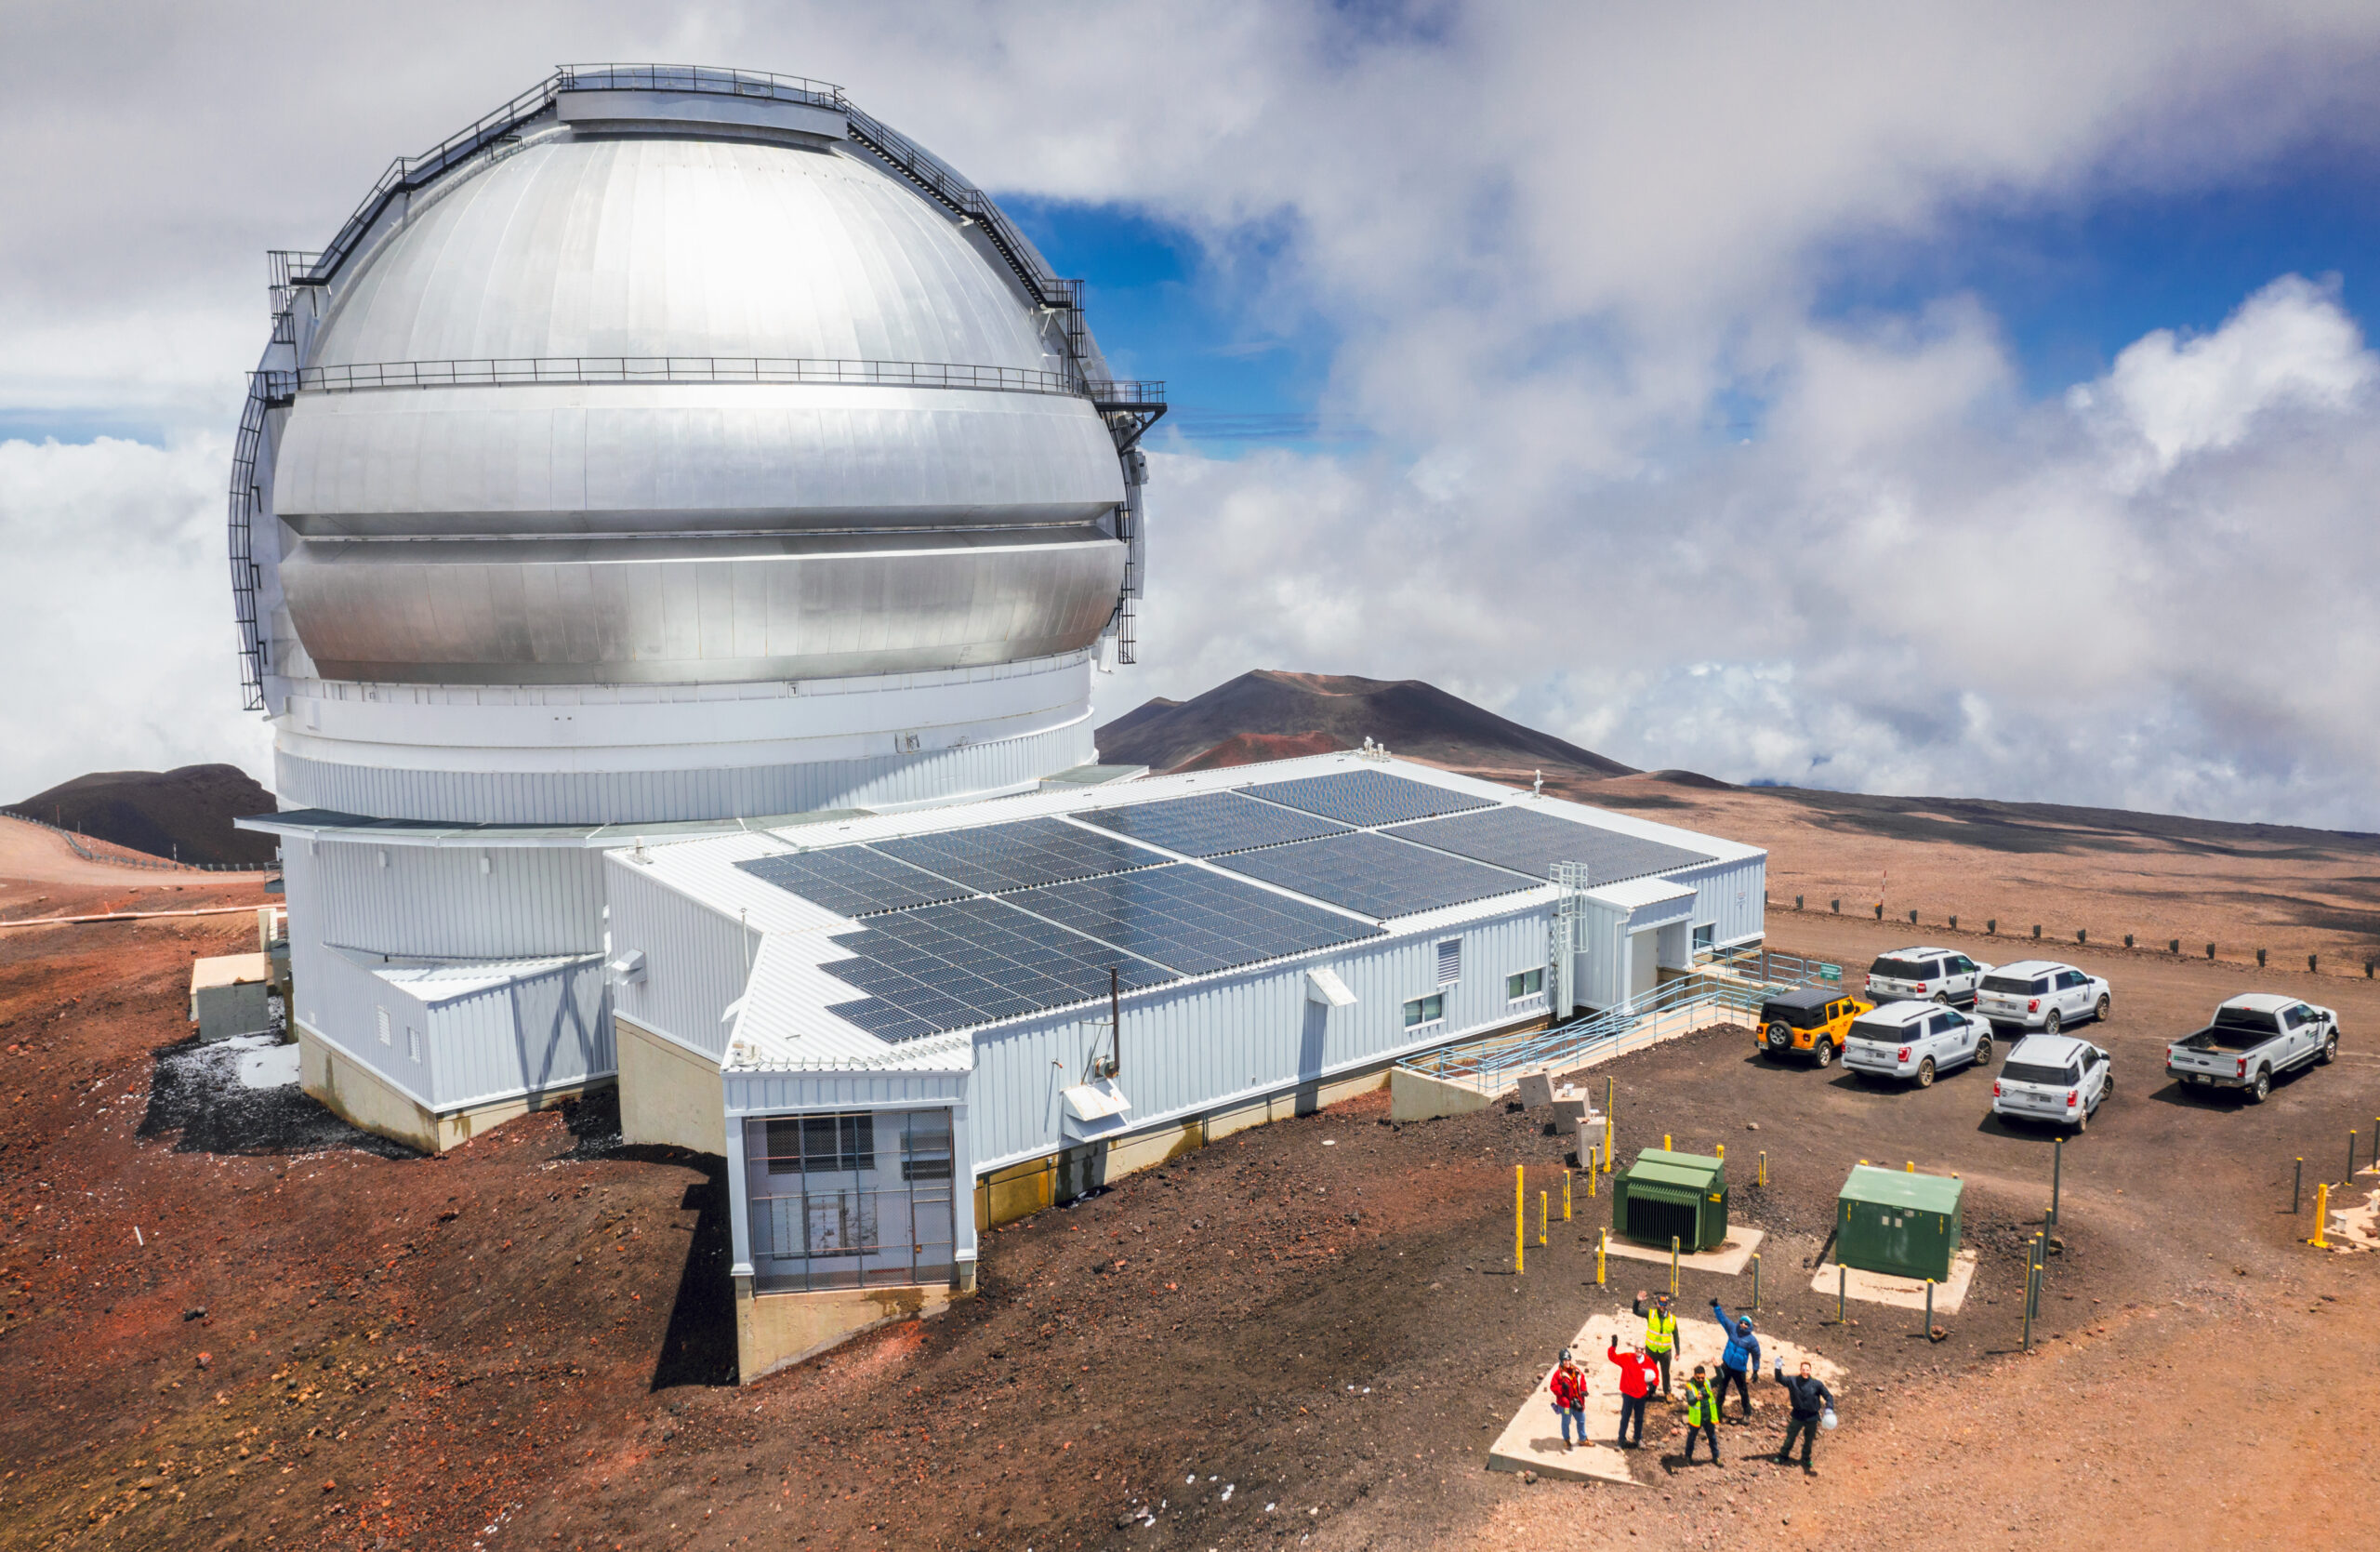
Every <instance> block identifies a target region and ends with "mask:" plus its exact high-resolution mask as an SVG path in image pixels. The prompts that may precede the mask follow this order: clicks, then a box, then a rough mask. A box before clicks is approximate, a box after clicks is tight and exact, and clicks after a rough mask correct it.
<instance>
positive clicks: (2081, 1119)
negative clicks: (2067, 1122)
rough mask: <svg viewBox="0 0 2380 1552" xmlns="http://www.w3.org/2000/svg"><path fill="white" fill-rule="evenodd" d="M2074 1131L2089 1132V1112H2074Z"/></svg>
mask: <svg viewBox="0 0 2380 1552" xmlns="http://www.w3.org/2000/svg"><path fill="white" fill-rule="evenodd" d="M2074 1130H2076V1131H2077V1132H2088V1131H2089V1130H2091V1112H2090V1111H2088V1110H2078V1111H2076V1112H2075V1116H2074Z"/></svg>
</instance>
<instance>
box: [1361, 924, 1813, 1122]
mask: <svg viewBox="0 0 2380 1552" xmlns="http://www.w3.org/2000/svg"><path fill="white" fill-rule="evenodd" d="M1714 958H1715V956H1714ZM1740 958H1741V960H1742V961H1744V962H1751V963H1758V964H1762V965H1773V967H1774V968H1775V969H1776V970H1778V971H1779V972H1785V973H1786V974H1780V975H1774V976H1767V975H1764V976H1762V977H1761V978H1758V979H1754V978H1752V977H1751V976H1749V975H1741V974H1740V973H1739V972H1735V970H1734V966H1733V965H1732V964H1730V965H1726V966H1721V967H1720V968H1721V969H1723V971H1726V972H1728V973H1725V974H1721V975H1710V974H1699V975H1686V976H1682V977H1680V978H1679V979H1677V980H1674V981H1671V982H1669V983H1667V984H1666V985H1663V986H1658V987H1655V988H1652V989H1651V990H1650V991H1646V992H1640V993H1639V994H1637V995H1636V996H1634V997H1632V998H1630V999H1629V1000H1628V1001H1627V1002H1621V1003H1619V1004H1618V1005H1616V1006H1613V1007H1609V1008H1605V1009H1602V1010H1600V1011H1599V1012H1596V1013H1592V1014H1589V1015H1585V1016H1584V1017H1581V1018H1575V1019H1572V1020H1570V1021H1569V1022H1567V1023H1565V1024H1558V1025H1555V1026H1554V1028H1550V1029H1539V1030H1534V1031H1531V1032H1529V1033H1527V1034H1518V1035H1498V1036H1494V1037H1492V1038H1490V1039H1488V1040H1484V1041H1474V1042H1472V1043H1470V1044H1465V1045H1453V1046H1445V1047H1442V1048H1440V1049H1438V1050H1436V1051H1432V1052H1428V1053H1425V1054H1423V1055H1420V1056H1416V1057H1414V1058H1412V1059H1411V1060H1409V1061H1407V1062H1405V1063H1403V1064H1401V1065H1403V1066H1404V1067H1406V1068H1409V1069H1410V1070H1412V1071H1415V1072H1419V1073H1421V1074H1423V1075H1424V1076H1426V1077H1431V1078H1436V1079H1440V1080H1444V1081H1452V1082H1458V1083H1463V1084H1467V1085H1472V1086H1475V1087H1477V1088H1479V1089H1480V1090H1481V1091H1482V1092H1483V1093H1486V1094H1490V1095H1494V1094H1501V1093H1502V1092H1503V1091H1504V1090H1505V1089H1507V1088H1509V1087H1511V1086H1512V1085H1513V1084H1514V1082H1516V1081H1518V1080H1519V1079H1520V1077H1521V1075H1522V1074H1523V1073H1527V1072H1538V1071H1544V1070H1554V1069H1559V1068H1565V1067H1576V1066H1580V1065H1582V1064H1584V1063H1586V1062H1588V1061H1590V1060H1593V1059H1597V1058H1600V1057H1605V1056H1610V1055H1618V1054H1620V1052H1622V1051H1633V1050H1634V1049H1636V1048H1637V1047H1639V1046H1644V1045H1650V1044H1652V1043H1654V1042H1655V1041H1660V1040H1666V1039H1668V1038H1670V1037H1671V1036H1673V1035H1679V1034H1685V1033H1686V1032H1688V1031H1689V1030H1692V1029H1695V1028H1700V1027H1701V1025H1703V1024H1705V1023H1709V1022H1711V1019H1712V1015H1713V1014H1718V1013H1735V1014H1742V1015H1746V1016H1747V1019H1748V1020H1750V1019H1752V1018H1756V1017H1757V1015H1758V1014H1759V1012H1760V1007H1761V1004H1762V1003H1763V1002H1765V1001H1766V1000H1767V999H1768V998H1769V997H1771V996H1773V995H1775V994H1776V993H1777V992H1778V991H1781V990H1784V989H1786V988H1790V987H1793V986H1802V985H1807V984H1811V983H1818V984H1832V983H1837V982H1840V981H1841V980H1842V978H1843V967H1842V966H1840V965H1836V964H1830V963H1827V962H1823V961H1819V960H1809V959H1804V958H1802V957H1801V956H1800V955H1797V954H1775V955H1770V954H1766V953H1765V952H1763V953H1760V954H1757V955H1744V956H1740Z"/></svg>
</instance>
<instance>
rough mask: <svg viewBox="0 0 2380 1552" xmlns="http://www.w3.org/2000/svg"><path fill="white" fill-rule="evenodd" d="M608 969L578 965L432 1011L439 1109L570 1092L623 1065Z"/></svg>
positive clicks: (433, 1062) (436, 1104) (436, 1105)
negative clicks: (607, 994)
mask: <svg viewBox="0 0 2380 1552" xmlns="http://www.w3.org/2000/svg"><path fill="white" fill-rule="evenodd" d="M603 990H604V988H603V966H602V962H601V961H600V960H595V959H589V960H587V961H585V962H581V963H579V964H575V965H571V966H567V967H565V968H563V969H560V970H554V971H549V972H548V973H547V974H545V975H533V976H524V977H523V978H522V979H521V980H518V981H515V982H513V983H511V984H510V985H509V986H504V987H498V988H493V989H491V990H488V991H483V992H480V993H478V994H476V995H474V996H470V997H459V998H456V1000H455V1001H453V1002H444V1003H441V1004H440V1005H439V1006H437V1007H434V1008H430V1009H428V1010H427V1016H428V1018H429V1021H430V1022H429V1042H430V1052H431V1065H432V1068H433V1069H434V1072H435V1076H436V1084H435V1095H436V1097H435V1102H434V1108H437V1109H439V1110H454V1109H460V1108H464V1107H466V1106H469V1105H478V1104H484V1103H487V1102H489V1101H493V1100H497V1099H507V1098H510V1097H512V1096H513V1095H515V1094H522V1093H527V1092H535V1091H537V1090H541V1089H551V1088H562V1087H568V1086H570V1085H572V1084H575V1083H578V1082H583V1081H586V1080H587V1079H589V1078H596V1077H604V1076H608V1075H609V1074H611V1073H612V1072H614V1071H615V1070H616V1069H617V1068H618V1065H619V1064H618V1061H617V1059H616V1057H615V1055H614V1051H613V1045H612V1019H611V1009H610V1007H609V1006H608V1005H607V1004H606V1002H605V1001H604V995H603Z"/></svg>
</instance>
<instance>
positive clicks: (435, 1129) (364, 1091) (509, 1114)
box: [292, 1024, 613, 1153]
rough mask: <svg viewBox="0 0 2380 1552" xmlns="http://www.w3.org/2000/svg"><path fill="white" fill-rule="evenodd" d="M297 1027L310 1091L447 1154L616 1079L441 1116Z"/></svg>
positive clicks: (350, 1116) (401, 1138)
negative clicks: (532, 1114) (518, 1117)
mask: <svg viewBox="0 0 2380 1552" xmlns="http://www.w3.org/2000/svg"><path fill="white" fill-rule="evenodd" d="M292 1028H294V1029H295V1030H296V1032H297V1036H298V1083H299V1085H300V1086H301V1087H303V1088H304V1089H305V1091H306V1092H307V1093H308V1094H311V1095H313V1096H314V1098H316V1099H318V1100H320V1101H321V1102H322V1104H323V1106H324V1108H326V1109H328V1110H329V1111H330V1112H331V1113H332V1114H334V1115H336V1116H337V1117H338V1118H339V1119H340V1120H341V1121H346V1122H347V1123H348V1124H350V1125H351V1126H355V1127H359V1128H361V1129H362V1130H364V1131H366V1132H369V1133H371V1134H374V1135H375V1136H381V1137H386V1138H388V1139H390V1141H391V1142H400V1143H403V1144H404V1145H405V1146H406V1147H411V1148H417V1149H419V1150H420V1151H421V1152H423V1153H443V1152H445V1151H446V1150H447V1149H448V1148H450V1147H457V1146H459V1145H461V1144H463V1143H467V1142H469V1141H470V1140H471V1139H472V1138H473V1137H476V1136H478V1135H479V1134H481V1133H483V1132H485V1131H487V1130H488V1129H490V1128H491V1127H496V1126H500V1125H502V1124H503V1123H504V1122H506V1121H510V1120H512V1119H513V1118H514V1117H516V1116H525V1115H527V1114H528V1113H529V1112H530V1111H532V1110H543V1109H549V1108H552V1107H553V1106H556V1105H559V1104H561V1103H562V1101H563V1100H565V1099H575V1098H577V1097H578V1096H579V1095H580V1094H586V1093H588V1091H590V1090H593V1089H601V1088H604V1087H607V1086H609V1085H610V1084H611V1082H612V1081H613V1080H612V1079H611V1078H609V1077H603V1078H598V1079H595V1080H594V1081H591V1082H585V1083H574V1084H572V1085H570V1086H569V1087H567V1088H554V1089H546V1090H542V1091H540V1092H537V1093H534V1094H515V1095H513V1096H511V1097H509V1098H506V1099H498V1100H492V1101H490V1102H489V1103H487V1104H485V1105H475V1106H471V1107H469V1108H466V1109H460V1110H450V1111H447V1112H445V1113H444V1114H440V1113H439V1112H437V1111H434V1110H432V1109H430V1108H429V1107H428V1106H426V1105H424V1104H422V1103H421V1102H420V1101H419V1100H417V1099H415V1098H414V1097H413V1096H412V1095H410V1094H405V1093H404V1092H403V1091H402V1090H400V1089H397V1088H395V1087H393V1086H392V1085H390V1083H389V1082H388V1081H386V1080H384V1079H383V1078H381V1077H380V1075H379V1074H377V1073H376V1072H374V1071H372V1069H371V1068H367V1067H364V1065H363V1064H362V1063H360V1062H357V1061H355V1060H354V1059H353V1058H351V1057H350V1056H349V1055H347V1053H346V1052H344V1051H341V1050H340V1049H339V1048H338V1047H337V1046H336V1045H333V1044H331V1043H330V1042H329V1041H326V1040H324V1039H323V1037H322V1036H321V1035H319V1034H317V1033H315V1032H314V1031H313V1030H311V1029H310V1028H307V1027H306V1026H305V1025H303V1024H297V1025H293V1026H292Z"/></svg>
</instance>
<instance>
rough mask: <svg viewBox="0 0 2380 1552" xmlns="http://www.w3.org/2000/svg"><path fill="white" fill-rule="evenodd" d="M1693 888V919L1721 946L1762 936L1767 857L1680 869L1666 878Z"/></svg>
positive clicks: (1753, 857)
mask: <svg viewBox="0 0 2380 1552" xmlns="http://www.w3.org/2000/svg"><path fill="white" fill-rule="evenodd" d="M1665 876H1667V877H1669V878H1673V879H1675V880H1676V881H1677V882H1680V883H1690V884H1692V885H1693V886H1694V894H1695V900H1694V920H1695V921H1696V922H1709V923H1711V926H1712V938H1713V940H1714V941H1715V942H1717V943H1719V944H1721V945H1726V944H1729V943H1743V942H1749V941H1750V940H1752V939H1753V938H1756V937H1759V936H1760V935H1762V933H1763V932H1764V931H1765V928H1766V924H1767V909H1766V901H1767V898H1768V854H1767V853H1765V852H1762V853H1759V854H1757V855H1755V856H1750V857H1744V858H1741V859H1739V860H1734V861H1728V860H1724V859H1723V860H1721V861H1718V862H1712V863H1705V864H1703V865H1702V866H1701V867H1699V868H1681V869H1678V870H1677V871H1676V872H1673V873H1670V874H1667V875H1665Z"/></svg>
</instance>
